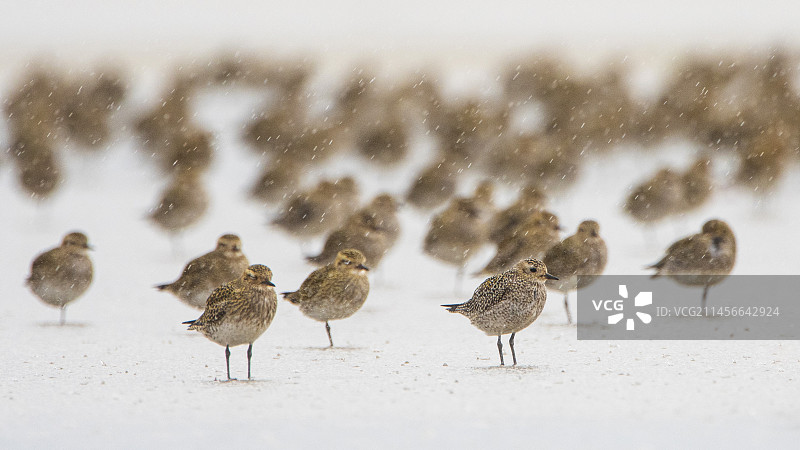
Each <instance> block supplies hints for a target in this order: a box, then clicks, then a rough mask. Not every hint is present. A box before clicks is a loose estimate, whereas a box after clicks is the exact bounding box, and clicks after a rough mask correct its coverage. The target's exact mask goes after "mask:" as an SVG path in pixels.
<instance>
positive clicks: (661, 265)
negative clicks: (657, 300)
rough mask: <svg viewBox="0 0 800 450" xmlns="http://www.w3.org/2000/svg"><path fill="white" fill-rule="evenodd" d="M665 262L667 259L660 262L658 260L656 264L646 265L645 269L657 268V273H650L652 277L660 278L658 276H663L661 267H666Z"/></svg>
mask: <svg viewBox="0 0 800 450" xmlns="http://www.w3.org/2000/svg"><path fill="white" fill-rule="evenodd" d="M664 263H665V261H664V260H663V259H662V260H661V261H659V262H657V263H655V264H650V265H649V266H646V267H645V269H655V270H656V273H654V274H652V275H650V279H653V278H658V277H660V276H661V268H662V267H664Z"/></svg>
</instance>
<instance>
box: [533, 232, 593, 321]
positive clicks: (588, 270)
mask: <svg viewBox="0 0 800 450" xmlns="http://www.w3.org/2000/svg"><path fill="white" fill-rule="evenodd" d="M607 262H608V249H607V248H606V243H605V241H604V240H603V238H601V237H600V225H599V224H598V223H597V222H595V221H594V220H585V221H583V222H581V224H580V225H578V231H577V232H576V233H575V234H573V235H572V236H570V237H568V238H566V239H564V240H563V241H561V242H559V243H558V244H556V245H554V246H552V247H551V248H550V249H549V250H548V251H547V252H546V253H545V255H544V263H545V264H547V267H548V269H549V270H550V272H551V273H552V274H553V275H555V276H557V277H558V278H559V280H558V281H556V282H551V283H549V285H550V286H552V287H553V289H555V290H558V291H561V292H563V293H564V309H565V310H566V312H567V322H568V323H572V315H571V313H570V310H569V297H568V293H569V291H571V290H575V289H580V288H582V287H585V286H587V285H589V283H591V282H592V281H594V279H595V277H593V275H600V274H601V273H603V270H605V267H606V263H607Z"/></svg>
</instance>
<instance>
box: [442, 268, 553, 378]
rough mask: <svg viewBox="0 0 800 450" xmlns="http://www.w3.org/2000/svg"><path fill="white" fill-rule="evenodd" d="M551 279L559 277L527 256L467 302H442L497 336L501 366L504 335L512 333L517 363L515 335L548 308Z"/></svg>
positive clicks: (488, 281)
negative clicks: (546, 285)
mask: <svg viewBox="0 0 800 450" xmlns="http://www.w3.org/2000/svg"><path fill="white" fill-rule="evenodd" d="M547 280H558V278H557V277H555V276H553V275H551V274H549V273H548V272H547V266H545V264H544V263H543V262H541V261H539V260H538V259H524V260H522V261H520V262H518V263H517V264H516V265H515V266H514V267H513V268H511V269H509V270H507V271H505V272H503V273H501V274H498V275H495V276H492V277H489V278H487V279H486V280H485V281H484V282H483V283H481V285H480V286H478V288H477V289H475V292H474V293H473V294H472V298H471V299H469V300H467V301H466V302H464V303H458V304H453V305H442V306H444V307H445V308H447V310H448V311H450V312H452V313H459V314H463V315H464V316H466V317H467V318H469V320H470V322H472V325H474V326H475V327H476V328H478V329H479V330H481V331H483V332H484V333H486V334H487V335H489V336H497V350H498V351H499V352H500V365H501V366H502V365H505V361H504V360H503V343H502V341H501V340H500V337H501V336H502V335H504V334H509V333H511V337H510V338H509V339H508V345H509V346H510V347H511V357H512V358H513V360H514V365H516V364H517V355H516V353H515V352H514V336H515V335H516V333H517V332H519V331H520V330H523V329H525V328H527V327H528V325H530V324H532V323H533V322H534V321H535V320H536V319H537V318H539V315H540V314H541V313H542V309H544V304H545V302H546V301H547V288H546V287H545V285H544V283H545V281H547Z"/></svg>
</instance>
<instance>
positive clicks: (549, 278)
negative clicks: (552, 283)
mask: <svg viewBox="0 0 800 450" xmlns="http://www.w3.org/2000/svg"><path fill="white" fill-rule="evenodd" d="M544 277H545V278H547V279H548V280H557V279H558V277H557V276H555V275H550V274H549V273H546V274H544Z"/></svg>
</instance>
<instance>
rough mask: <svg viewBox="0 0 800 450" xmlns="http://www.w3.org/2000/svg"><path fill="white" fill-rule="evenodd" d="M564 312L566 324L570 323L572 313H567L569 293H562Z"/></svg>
mask: <svg viewBox="0 0 800 450" xmlns="http://www.w3.org/2000/svg"><path fill="white" fill-rule="evenodd" d="M564 310H566V311H567V323H569V324H571V323H572V313H571V312H569V292H564Z"/></svg>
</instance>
